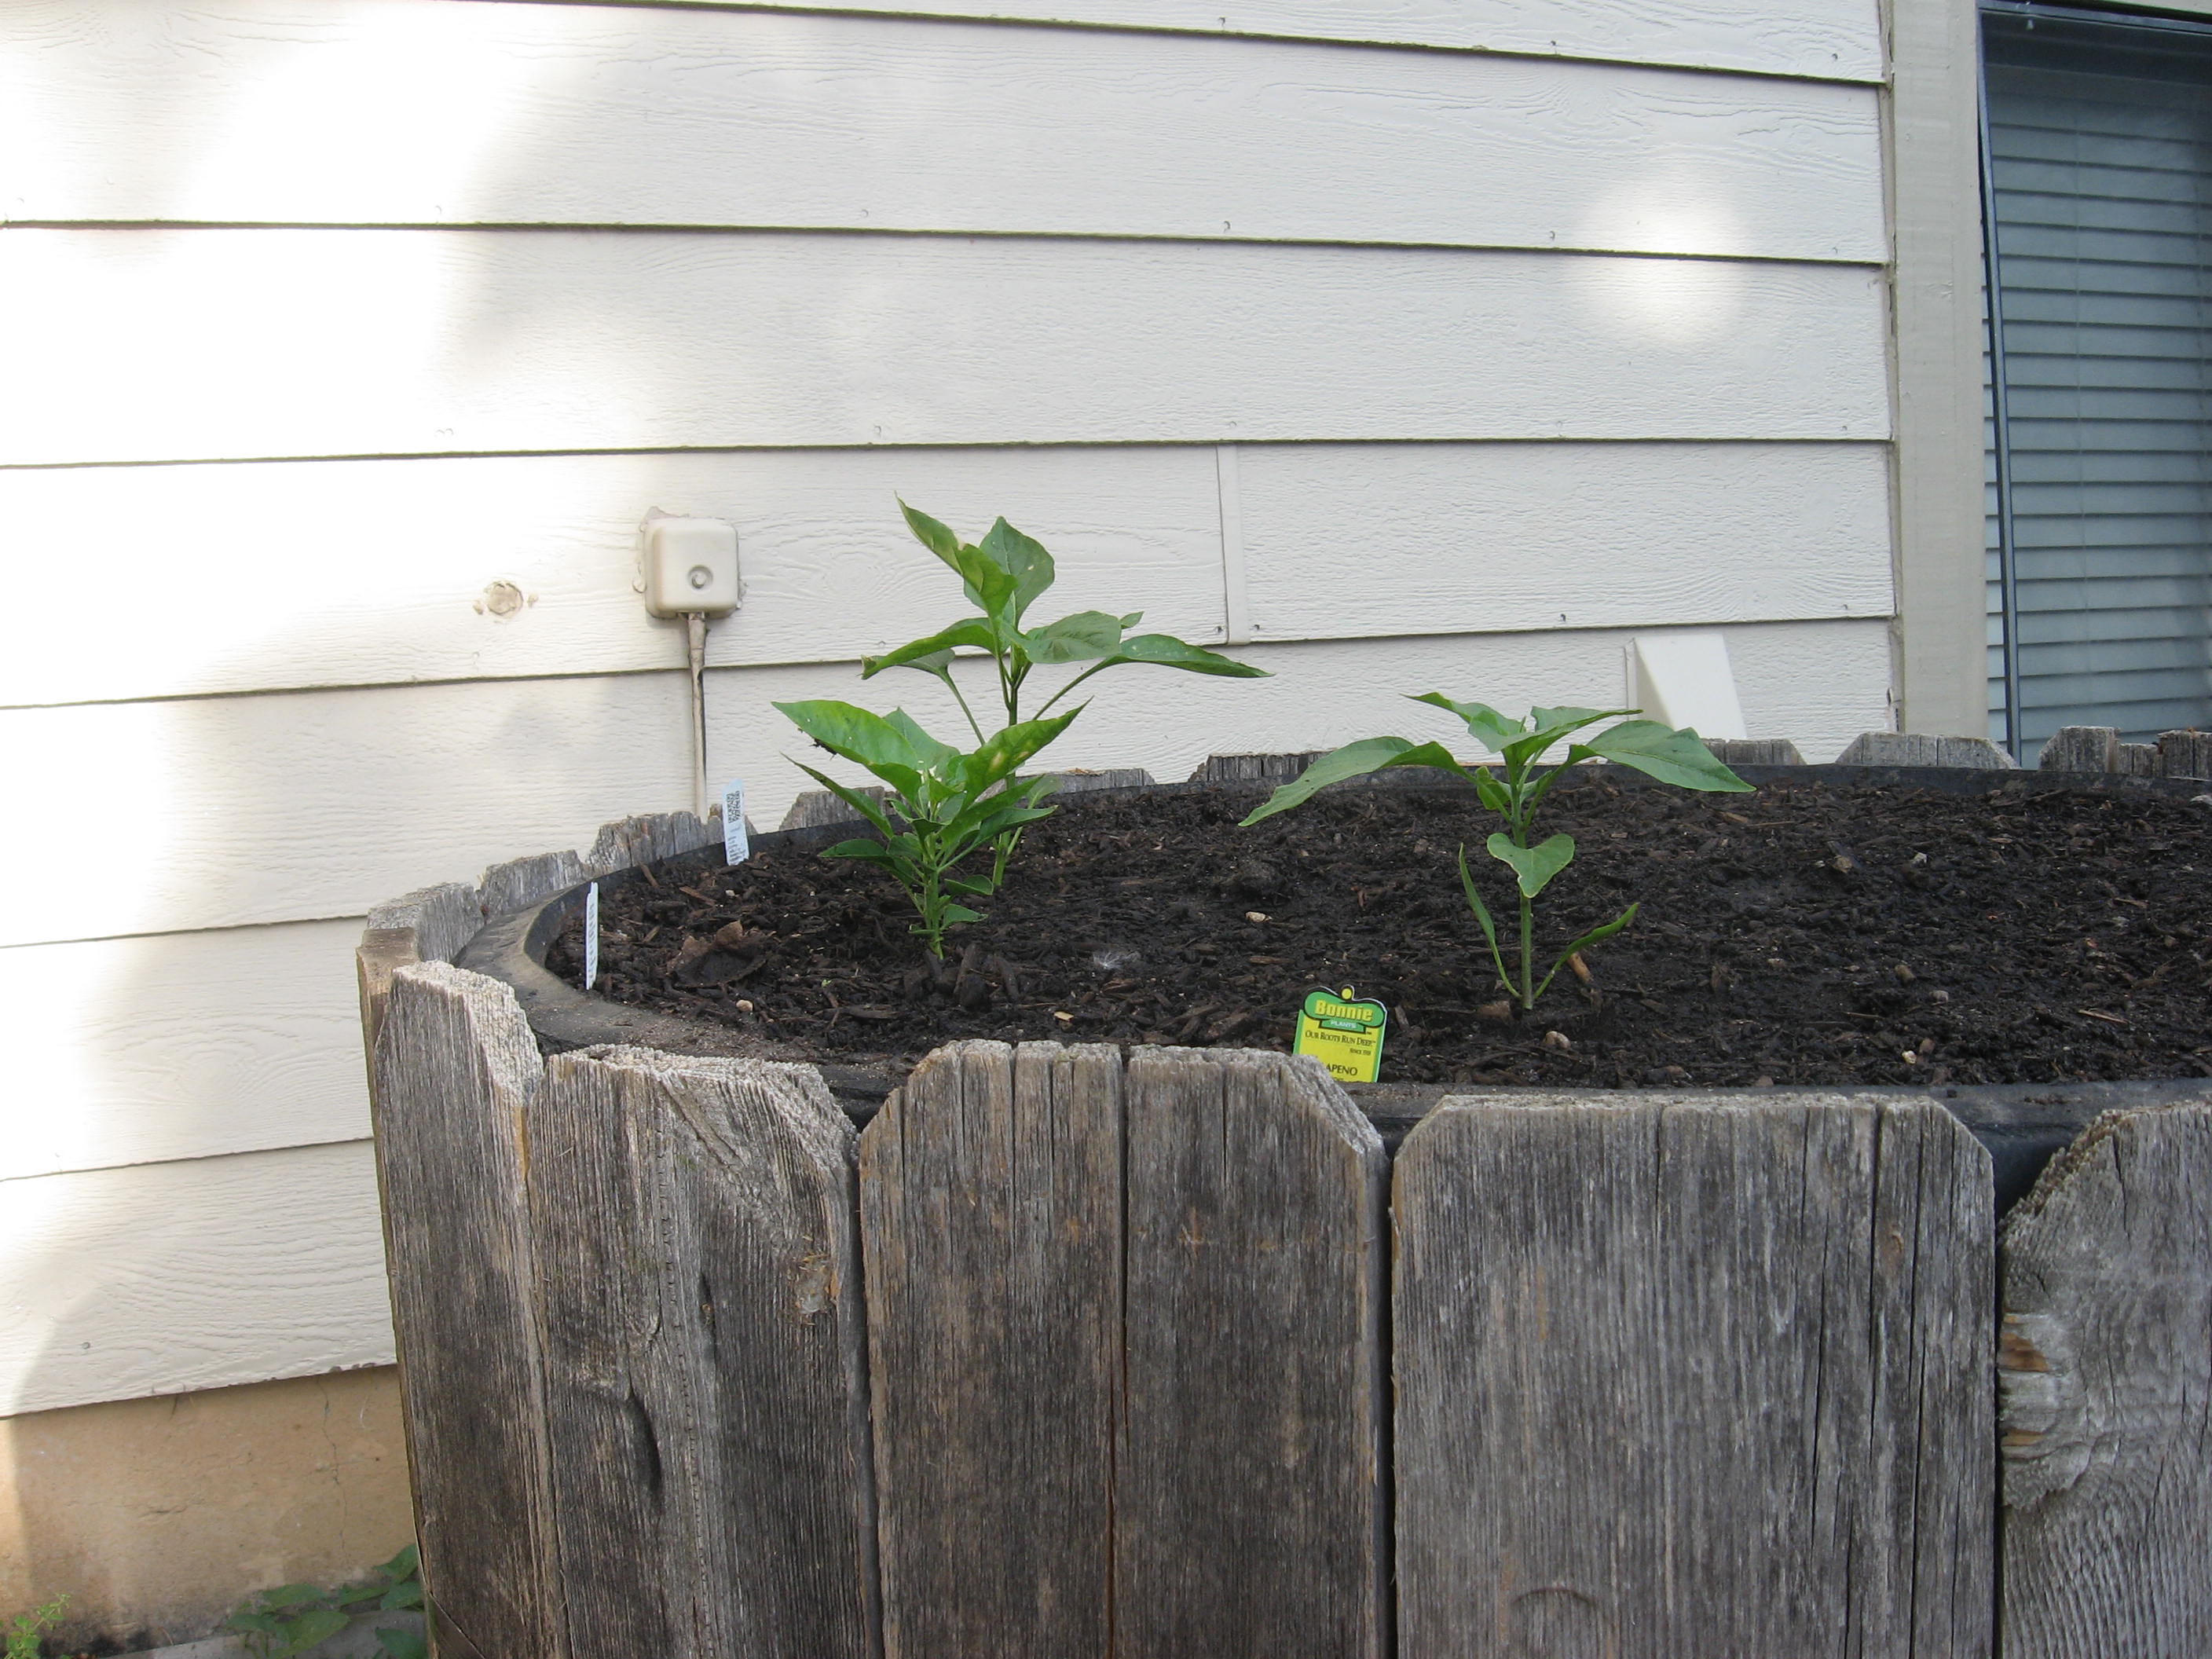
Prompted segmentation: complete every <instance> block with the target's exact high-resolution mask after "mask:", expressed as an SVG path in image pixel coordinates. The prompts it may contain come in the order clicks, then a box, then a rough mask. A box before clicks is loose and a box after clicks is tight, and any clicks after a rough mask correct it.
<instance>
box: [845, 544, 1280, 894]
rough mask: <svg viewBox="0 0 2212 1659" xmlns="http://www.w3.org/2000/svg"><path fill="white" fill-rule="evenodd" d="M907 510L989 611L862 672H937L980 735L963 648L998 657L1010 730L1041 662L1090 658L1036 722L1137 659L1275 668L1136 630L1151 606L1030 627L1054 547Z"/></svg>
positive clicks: (1010, 837) (1013, 833)
mask: <svg viewBox="0 0 2212 1659" xmlns="http://www.w3.org/2000/svg"><path fill="white" fill-rule="evenodd" d="M899 511H900V512H902V513H904V514H905V515H906V522H907V527H908V529H909V530H911V531H913V532H914V534H915V539H916V540H917V541H919V542H920V543H921V544H922V545H923V546H924V547H926V548H927V549H928V550H930V551H931V552H932V553H934V554H935V555H936V556H938V557H939V559H941V560H942V561H944V562H945V565H946V567H947V568H950V569H951V571H952V572H953V574H956V575H957V576H958V577H959V578H960V583H961V588H962V591H963V592H965V593H966V594H967V596H968V602H969V604H970V605H974V606H975V607H976V610H977V611H978V612H979V613H980V614H978V615H976V616H973V617H962V618H961V619H960V620H959V621H958V622H956V623H952V624H951V626H950V627H947V628H941V629H939V630H938V631H937V632H936V633H934V634H932V635H927V637H925V638H922V639H919V640H913V641H908V643H907V644H905V645H902V646H900V647H898V648H897V649H896V650H893V651H886V652H884V654H883V655H881V656H880V657H870V658H868V659H866V660H865V661H864V662H863V663H862V664H861V665H860V678H862V679H870V678H873V677H874V676H876V675H878V674H879V673H881V672H882V671H884V670H885V669H886V668H912V669H915V670H917V671H920V672H922V673H925V674H928V675H930V676H931V677H933V678H935V679H937V680H939V682H941V683H942V684H944V686H945V689H946V690H949V691H950V692H951V693H952V696H953V699H954V701H956V702H958V703H959V705H960V712H961V713H962V714H964V715H965V716H967V720H968V726H969V730H970V731H972V732H975V741H976V742H978V743H984V742H987V741H988V739H987V738H985V736H984V733H983V727H982V726H981V724H980V723H979V722H978V721H977V720H976V718H975V710H974V709H973V708H970V707H969V703H968V699H967V698H966V697H965V696H963V695H962V693H961V690H960V687H959V685H958V684H957V683H955V681H954V680H953V678H952V656H953V653H954V652H955V651H958V650H973V651H980V652H982V653H984V654H985V655H987V657H989V658H990V659H991V665H992V670H993V673H994V678H995V680H996V684H997V687H998V693H999V700H1000V703H1001V704H1002V705H1003V706H1004V708H1005V711H1006V726H1008V727H1009V728H1012V727H1015V726H1022V725H1024V724H1025V723H1026V721H1025V720H1024V714H1023V703H1024V692H1025V691H1026V690H1028V689H1029V682H1030V675H1032V674H1033V673H1035V672H1036V670H1038V669H1039V668H1043V667H1053V666H1059V665H1075V664H1079V663H1080V664H1085V665H1087V666H1085V668H1084V669H1083V671H1082V672H1080V673H1079V674H1077V675H1075V676H1073V678H1070V679H1068V680H1067V681H1066V683H1065V684H1062V685H1061V686H1060V688H1059V690H1055V691H1054V692H1053V693H1052V695H1051V696H1048V697H1047V698H1045V700H1044V701H1043V702H1042V703H1041V704H1039V705H1038V706H1037V707H1036V709H1035V710H1034V712H1033V713H1031V714H1030V715H1029V716H1028V717H1027V719H1028V720H1042V718H1043V717H1044V716H1045V715H1047V714H1050V713H1051V712H1052V709H1053V706H1054V704H1055V703H1057V702H1060V699H1061V698H1063V697H1065V696H1067V694H1068V693H1069V692H1071V691H1073V690H1075V688H1076V687H1077V686H1079V685H1081V684H1083V683H1084V682H1085V680H1087V679H1089V678H1091V676H1092V675H1094V674H1103V673H1104V672H1105V671H1107V670H1108V669H1109V668H1119V667H1121V666H1123V665H1126V664H1129V663H1152V664H1154V665H1158V666H1159V667H1162V668H1180V669H1183V670H1185V671H1188V672H1190V673H1194V674H1218V675H1224V676H1227V677H1229V678H1237V679H1257V678H1266V676H1267V671H1266V670H1265V669H1262V668H1255V667H1253V666H1252V665H1250V664H1249V663H1242V662H1237V661H1235V660H1233V659H1231V658H1228V657H1225V656H1222V655H1220V654H1219V653H1216V652H1212V651H1208V650H1206V648H1205V647H1202V646H1195V645H1192V644H1189V643H1188V642H1187V641H1182V640H1179V639H1177V638H1176V637H1175V635H1172V634H1132V633H1130V632H1129V629H1132V628H1134V627H1135V626H1136V625H1137V624H1138V623H1139V622H1141V621H1143V620H1144V614H1145V613H1144V612H1143V611H1130V612H1129V613H1128V614H1127V615H1126V616H1115V615H1113V614H1111V613H1109V612H1107V611H1074V612H1072V613H1071V614H1069V615H1067V616H1065V617H1061V618H1060V620H1059V621H1058V622H1053V623H1045V624H1043V625H1042V627H1036V628H1031V627H1030V626H1028V612H1029V609H1030V606H1031V605H1034V604H1035V603H1036V601H1037V599H1039V598H1041V597H1042V595H1043V593H1044V592H1045V590H1046V589H1047V588H1048V587H1050V586H1052V584H1053V581H1054V577H1055V575H1056V574H1057V572H1056V570H1055V568H1054V564H1053V559H1052V555H1051V554H1050V553H1048V552H1047V551H1046V550H1045V549H1044V546H1043V544H1042V543H1039V542H1037V541H1035V540H1033V539H1032V538H1030V537H1028V536H1024V534H1023V533H1022V532H1020V531H1018V530H1017V529H1015V528H1014V527H1013V526H1012V525H1010V524H1008V523H1007V522H1006V520H1004V519H1000V520H996V521H995V522H994V524H993V525H992V526H991V528H990V529H989V531H988V532H986V533H985V535H984V537H983V539H982V540H981V541H980V542H977V543H975V544H972V545H971V544H968V543H965V542H963V541H962V540H961V539H960V538H959V537H957V536H956V535H954V534H953V533H952V532H951V530H949V529H947V528H946V527H945V526H944V525H942V524H940V523H939V522H938V521H937V520H935V519H933V518H931V517H930V516H929V514H927V513H921V512H917V511H915V509H914V508H913V507H908V505H907V504H906V503H905V501H900V502H899ZM1071 718H1072V716H1071ZM1065 724H1066V722H1065V721H1063V722H1062V725H1065ZM1020 838H1021V830H1020V829H1018V828H1015V829H1009V830H1006V831H1005V832H1003V833H1002V834H1000V836H998V837H997V854H996V857H995V858H994V860H993V864H992V881H993V884H994V885H996V884H999V883H1000V882H1003V881H1004V880H1005V879H1006V860H1007V858H1008V857H1009V855H1011V854H1012V852H1013V850H1014V847H1015V844H1016V843H1017V842H1018V841H1019V840H1020Z"/></svg>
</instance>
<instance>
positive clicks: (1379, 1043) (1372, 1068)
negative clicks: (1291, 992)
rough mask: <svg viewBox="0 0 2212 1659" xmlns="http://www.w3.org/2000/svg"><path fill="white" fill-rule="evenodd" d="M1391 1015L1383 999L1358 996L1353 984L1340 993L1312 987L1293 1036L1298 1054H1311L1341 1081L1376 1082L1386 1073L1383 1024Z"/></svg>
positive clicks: (1299, 1015)
mask: <svg viewBox="0 0 2212 1659" xmlns="http://www.w3.org/2000/svg"><path fill="white" fill-rule="evenodd" d="M1386 1018H1388V1016H1387V1015H1386V1014H1385V1013H1384V1012H1383V1005H1382V1004H1381V1003H1379V1002H1373V1001H1369V1000H1364V999H1360V998H1355V997H1354V996H1353V995H1352V987H1350V986H1349V985H1347V986H1346V987H1344V994H1342V995H1341V996H1340V995H1338V994H1336V993H1335V992H1334V991H1312V992H1309V993H1308V994H1307V995H1306V1000H1305V1006H1304V1007H1302V1008H1300V1009H1299V1010H1298V1024H1297V1032H1296V1034H1295V1035H1294V1036H1292V1037H1291V1053H1292V1054H1311V1055H1312V1056H1313V1057H1314V1058H1315V1059H1316V1060H1319V1061H1320V1062H1321V1063H1322V1065H1323V1066H1326V1067H1327V1068H1328V1074H1329V1075H1330V1076H1331V1077H1333V1078H1334V1079H1336V1080H1337V1081H1338V1082H1339V1083H1372V1082H1374V1081H1375V1080H1376V1079H1377V1078H1378V1077H1380V1076H1381V1075H1382V1073H1383V1023H1384V1021H1385V1019H1386Z"/></svg>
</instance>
